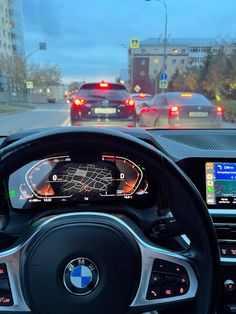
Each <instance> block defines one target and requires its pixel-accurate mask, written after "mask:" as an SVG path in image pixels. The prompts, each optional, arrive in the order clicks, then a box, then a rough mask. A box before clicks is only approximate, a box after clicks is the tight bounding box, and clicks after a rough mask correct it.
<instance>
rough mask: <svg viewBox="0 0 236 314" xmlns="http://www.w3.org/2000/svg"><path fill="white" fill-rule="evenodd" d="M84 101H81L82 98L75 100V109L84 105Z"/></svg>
mask: <svg viewBox="0 0 236 314" xmlns="http://www.w3.org/2000/svg"><path fill="white" fill-rule="evenodd" d="M86 102H87V101H86V99H83V98H75V99H74V100H73V104H74V105H75V106H76V107H82V106H83V105H85V104H86Z"/></svg>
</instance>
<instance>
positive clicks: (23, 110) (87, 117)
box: [0, 0, 236, 135]
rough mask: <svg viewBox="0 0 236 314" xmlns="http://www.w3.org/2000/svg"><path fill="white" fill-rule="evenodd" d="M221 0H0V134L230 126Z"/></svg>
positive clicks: (229, 38)
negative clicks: (59, 129)
mask: <svg viewBox="0 0 236 314" xmlns="http://www.w3.org/2000/svg"><path fill="white" fill-rule="evenodd" d="M222 5H223V3H222V1H221V2H220V1H219V0H216V1H215V0H209V1H204V0H198V1H189V0H178V1H174V0H129V1H127V0H119V1H110V0H100V1H97V0H88V1H76V0H70V1H64V0H50V1H48V0H30V1H27V0H25V1H23V0H11V1H9V0H0V135H8V134H10V133H13V132H17V131H19V130H25V129H36V128H37V129H38V128H47V127H58V126H78V127H80V126H86V125H89V126H104V127H109V128H111V127H116V126H119V127H134V128H170V129H176V128H180V129H181V128H207V129H212V128H214V129H215V128H235V127H236V33H235V29H236V22H235V12H236V2H235V0H228V1H227V6H224V7H222ZM206 26H207V27H206ZM153 107H155V108H154V109H153Z"/></svg>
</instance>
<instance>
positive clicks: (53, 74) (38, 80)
mask: <svg viewBox="0 0 236 314" xmlns="http://www.w3.org/2000/svg"><path fill="white" fill-rule="evenodd" d="M27 79H28V80H30V81H33V83H34V86H35V88H38V89H42V90H44V89H47V88H48V87H50V86H57V85H59V84H60V82H61V69H60V67H59V66H58V65H50V64H45V65H40V64H37V63H31V64H29V65H28V71H27Z"/></svg>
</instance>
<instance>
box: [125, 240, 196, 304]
mask: <svg viewBox="0 0 236 314" xmlns="http://www.w3.org/2000/svg"><path fill="white" fill-rule="evenodd" d="M136 239H137V241H138V243H139V247H140V250H141V257H142V270H141V279H140V284H139V288H138V291H137V294H136V296H135V298H134V300H133V302H132V305H131V306H135V307H136V306H149V305H156V306H157V309H158V307H159V306H160V307H161V308H162V309H163V308H169V307H173V303H174V302H175V303H178V304H179V303H180V302H185V301H187V300H191V299H193V298H194V297H195V296H196V293H197V288H198V280H197V277H196V273H195V271H194V269H193V267H192V261H191V260H189V259H188V258H186V257H185V256H183V255H181V254H178V253H174V252H171V251H168V250H165V249H163V248H159V247H156V246H153V245H152V244H150V243H147V242H145V241H142V240H141V239H140V238H138V237H137V238H136Z"/></svg>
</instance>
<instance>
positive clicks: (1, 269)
mask: <svg viewBox="0 0 236 314" xmlns="http://www.w3.org/2000/svg"><path fill="white" fill-rule="evenodd" d="M5 277H8V274H7V267H6V264H0V278H5Z"/></svg>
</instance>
